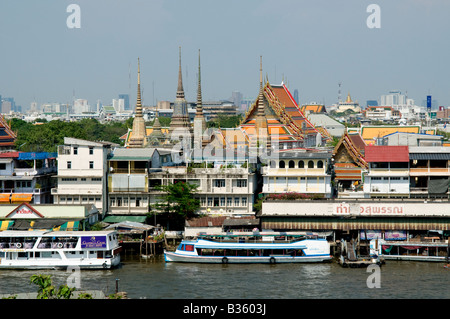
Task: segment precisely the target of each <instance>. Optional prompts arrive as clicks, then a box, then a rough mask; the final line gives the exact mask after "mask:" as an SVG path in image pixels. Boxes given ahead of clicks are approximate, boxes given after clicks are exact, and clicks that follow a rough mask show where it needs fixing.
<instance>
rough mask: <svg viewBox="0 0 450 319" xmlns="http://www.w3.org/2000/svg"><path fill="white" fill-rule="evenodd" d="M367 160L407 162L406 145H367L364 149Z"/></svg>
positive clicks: (407, 150)
mask: <svg viewBox="0 0 450 319" xmlns="http://www.w3.org/2000/svg"><path fill="white" fill-rule="evenodd" d="M365 159H366V161H367V162H369V163H370V162H372V163H373V162H409V149H408V146H403V145H401V146H397V145H395V146H394V145H389V146H387V145H380V146H378V145H367V146H366V150H365Z"/></svg>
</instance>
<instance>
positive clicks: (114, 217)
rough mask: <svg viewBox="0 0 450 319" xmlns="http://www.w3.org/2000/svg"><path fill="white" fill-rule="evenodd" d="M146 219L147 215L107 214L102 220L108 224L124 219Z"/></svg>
mask: <svg viewBox="0 0 450 319" xmlns="http://www.w3.org/2000/svg"><path fill="white" fill-rule="evenodd" d="M146 219H147V216H126V215H109V216H106V217H105V218H104V219H103V220H102V221H103V222H105V223H109V224H113V223H120V222H124V221H130V222H138V223H143V222H145V220H146Z"/></svg>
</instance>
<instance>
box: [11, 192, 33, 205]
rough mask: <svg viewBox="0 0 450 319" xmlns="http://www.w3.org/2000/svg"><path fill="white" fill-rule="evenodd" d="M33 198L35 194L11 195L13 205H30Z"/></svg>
mask: <svg viewBox="0 0 450 319" xmlns="http://www.w3.org/2000/svg"><path fill="white" fill-rule="evenodd" d="M32 198H33V194H11V203H24V202H26V203H29V202H31V200H32Z"/></svg>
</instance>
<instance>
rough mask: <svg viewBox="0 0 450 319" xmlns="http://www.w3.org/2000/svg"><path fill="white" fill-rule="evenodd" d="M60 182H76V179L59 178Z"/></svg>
mask: <svg viewBox="0 0 450 319" xmlns="http://www.w3.org/2000/svg"><path fill="white" fill-rule="evenodd" d="M61 181H62V182H76V181H77V179H76V178H75V177H63V178H61Z"/></svg>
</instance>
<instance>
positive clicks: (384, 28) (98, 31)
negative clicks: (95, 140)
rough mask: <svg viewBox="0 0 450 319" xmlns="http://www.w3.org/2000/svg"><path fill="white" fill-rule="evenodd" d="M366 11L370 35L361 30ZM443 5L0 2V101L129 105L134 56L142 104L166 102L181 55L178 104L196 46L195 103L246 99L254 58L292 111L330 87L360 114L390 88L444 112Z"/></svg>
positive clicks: (254, 80)
mask: <svg viewBox="0 0 450 319" xmlns="http://www.w3.org/2000/svg"><path fill="white" fill-rule="evenodd" d="M372 3H376V4H377V5H378V6H379V7H380V9H381V11H380V13H381V14H380V21H381V27H380V28H372V29H371V28H369V27H368V26H367V22H366V20H367V19H368V17H369V16H370V15H371V13H370V12H367V8H368V6H369V5H370V4H372ZM70 4H77V5H78V6H79V7H80V18H81V23H80V28H72V29H71V28H69V27H68V25H67V21H66V20H67V19H68V17H69V16H70V15H71V13H70V12H67V8H68V6H69V5H70ZM449 8H450V4H448V3H447V2H445V1H444V0H432V1H421V0H413V1H406V0H399V1H396V2H395V3H390V2H389V1H385V0H383V1H356V0H351V1H346V2H345V3H335V2H333V1H315V2H314V3H309V2H305V1H295V0H282V1H256V0H255V1H253V0H250V1H245V2H238V1H228V2H225V3H222V2H212V1H204V0H195V1H190V2H182V1H178V0H177V1H172V2H165V1H160V0H158V1H148V2H147V1H138V0H133V1H127V2H126V3H125V2H121V1H103V0H98V1H95V2H89V1H85V0H80V1H75V0H73V1H64V2H54V1H50V0H45V1H40V2H39V3H35V2H32V1H22V2H20V4H19V3H15V2H7V3H2V4H0V9H1V10H2V12H3V13H4V14H3V19H2V20H1V21H0V26H1V30H2V31H1V32H0V35H1V39H2V42H3V44H4V45H6V48H4V50H3V54H2V57H3V58H2V59H1V64H0V71H1V72H2V75H3V76H2V77H1V79H0V94H1V95H2V96H3V97H14V99H15V102H16V104H17V105H22V107H23V108H27V107H29V105H30V103H31V102H33V101H37V102H38V103H39V104H41V103H47V102H49V103H52V102H60V103H71V102H72V100H73V98H75V99H78V98H81V99H87V100H88V101H89V103H90V104H91V105H94V104H96V103H97V100H100V101H102V103H103V104H104V105H109V104H111V101H112V99H116V98H117V97H118V95H119V94H129V96H130V106H131V107H134V105H135V101H136V93H135V91H136V74H137V59H138V58H140V61H141V86H142V100H143V104H145V105H153V104H154V103H156V102H157V101H164V100H169V101H173V100H174V99H175V95H176V86H177V73H178V48H179V47H181V64H182V71H183V84H184V89H185V93H186V99H187V100H189V101H195V96H196V89H197V52H198V49H200V50H201V51H202V86H203V88H202V93H203V96H204V100H221V99H227V98H229V97H230V96H231V94H232V92H234V91H239V92H241V93H242V94H243V97H244V98H255V99H256V98H257V95H258V87H259V57H260V56H262V58H263V73H264V75H267V77H268V79H269V82H270V83H274V84H276V83H281V81H282V80H283V79H284V82H285V83H287V84H288V86H289V89H290V90H291V91H292V92H293V91H294V90H295V89H297V90H298V92H299V100H300V101H299V102H300V104H305V103H309V102H311V101H315V102H317V103H324V104H326V105H331V104H333V103H336V102H337V100H338V90H339V88H338V83H342V87H341V92H342V98H345V97H346V96H347V94H348V93H350V94H351V96H352V98H353V99H354V100H358V101H359V103H360V104H361V105H362V106H365V102H366V101H367V100H374V99H379V98H380V96H381V95H383V94H387V93H388V92H389V91H391V90H399V91H401V92H402V93H404V92H408V96H410V97H411V98H413V99H414V100H415V101H416V104H418V105H420V104H421V102H422V101H423V100H424V99H425V98H426V95H432V96H433V99H437V100H439V102H440V104H441V105H445V106H448V105H450V93H448V89H447V86H448V84H447V81H446V78H445V75H446V74H447V73H448V71H449V68H450V67H449V65H448V63H445V62H446V60H445V59H446V52H447V50H448V47H447V44H446V43H445V41H444V40H443V39H444V37H443V36H444V34H445V33H444V32H445V30H447V29H448V27H449V24H450V22H449V21H448V19H446V12H448V10H446V9H449ZM8 44H9V45H8Z"/></svg>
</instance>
